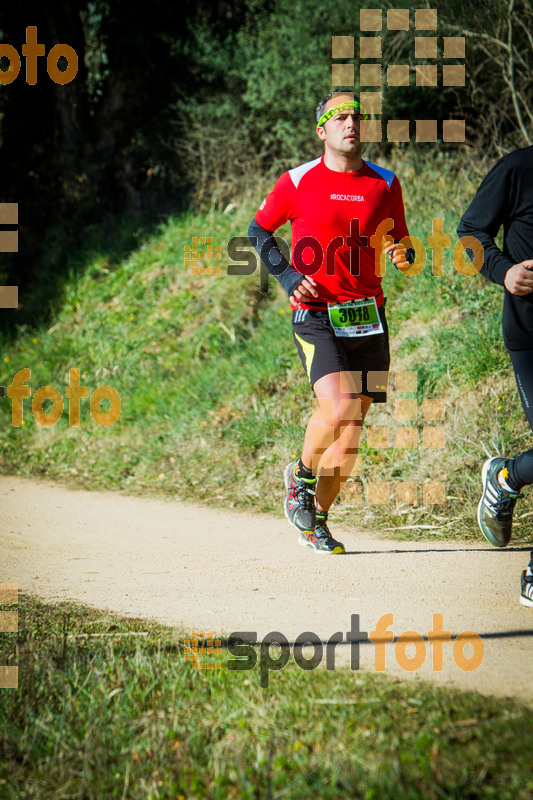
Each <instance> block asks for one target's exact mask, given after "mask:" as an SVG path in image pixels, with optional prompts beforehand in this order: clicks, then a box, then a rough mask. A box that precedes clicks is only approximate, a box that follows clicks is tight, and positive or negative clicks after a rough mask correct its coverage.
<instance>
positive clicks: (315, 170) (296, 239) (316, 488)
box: [248, 91, 409, 553]
mask: <svg viewBox="0 0 533 800" xmlns="http://www.w3.org/2000/svg"><path fill="white" fill-rule="evenodd" d="M316 119H317V127H316V132H317V135H318V136H319V138H320V139H322V141H323V142H324V155H323V156H322V157H321V158H317V159H316V160H314V161H309V162H308V163H306V164H302V165H301V166H299V167H296V168H294V169H291V170H289V171H288V172H285V173H284V174H283V175H282V176H281V178H279V180H278V181H277V182H276V185H275V186H274V188H273V190H272V191H271V192H270V194H269V195H268V196H267V197H266V199H265V200H264V201H263V202H262V203H261V206H260V208H259V210H258V212H257V214H256V215H255V218H254V220H253V221H252V223H251V225H250V228H249V231H248V235H249V236H250V238H251V240H252V242H253V243H256V244H254V246H256V250H257V252H258V253H259V255H260V257H261V258H262V260H263V261H264V262H265V264H266V266H267V267H268V269H269V270H270V271H271V272H272V273H273V274H274V275H275V277H276V278H277V279H278V280H279V282H280V283H281V285H282V286H283V287H284V288H285V290H286V291H287V294H288V295H289V298H290V304H291V308H292V309H293V313H292V324H293V335H294V341H295V343H296V347H297V349H298V353H299V355H300V358H301V361H302V364H303V366H304V369H305V370H306V372H307V375H308V377H309V382H310V384H311V386H312V388H313V391H314V393H315V395H316V397H317V399H318V409H317V410H316V411H315V412H314V413H313V415H312V416H311V418H310V420H309V423H308V425H307V430H306V434H305V439H304V445H303V450H302V454H301V457H300V458H299V459H297V460H296V461H294V462H291V463H290V464H289V465H288V466H287V468H286V469H285V486H286V490H287V494H286V501H285V513H286V515H287V517H288V519H289V521H290V522H291V523H292V525H294V527H295V528H296V529H297V530H298V531H299V532H300V536H299V542H300V544H303V545H305V546H308V547H311V548H313V549H314V550H315V551H317V552H319V553H344V552H345V550H344V546H343V545H342V544H341V543H340V542H338V541H336V540H335V539H334V538H333V537H332V535H331V533H330V531H329V529H328V526H327V518H328V510H329V508H330V506H331V505H332V503H333V501H334V500H335V498H336V497H337V495H338V494H339V492H340V489H341V487H342V485H343V484H344V483H345V482H346V480H347V479H348V477H349V476H350V473H351V471H352V468H353V465H354V463H355V458H356V455H357V450H358V445H359V438H360V434H361V427H362V424H363V420H364V418H365V415H366V413H367V411H368V409H369V407H370V405H371V403H372V401H373V400H374V401H375V402H377V403H383V402H385V400H386V389H387V377H388V369H389V362H390V356H389V344H388V330H387V320H386V318H385V298H384V297H383V291H382V289H381V274H382V269H381V268H379V265H380V263H382V256H381V253H382V251H383V252H386V253H388V255H389V256H390V257H391V258H392V259H393V261H394V263H395V264H396V265H397V266H398V268H402V269H403V268H408V267H409V261H407V260H406V247H405V245H401V244H398V245H395V244H394V243H393V240H394V241H396V242H398V240H400V239H402V238H403V237H406V236H408V231H407V227H406V224H405V216H404V209H403V201H402V192H401V188H400V184H399V182H398V179H397V178H396V176H395V175H394V173H393V172H391V171H390V170H387V169H384V168H383V167H378V166H376V165H375V164H371V163H370V162H365V161H363V159H362V158H361V151H362V144H361V141H360V138H359V127H360V122H361V119H363V116H362V114H361V109H360V105H359V101H358V98H357V97H355V96H354V94H353V92H351V91H347V92H344V91H338V92H335V93H332V94H330V95H328V96H327V97H325V98H324V99H323V100H322V101H321V102H320V104H319V106H318V108H317V116H316ZM287 220H290V221H291V227H292V257H291V260H292V264H289V263H288V262H287V261H286V259H285V258H284V257H283V255H282V253H281V251H280V250H279V248H278V247H277V245H276V242H275V239H274V237H273V235H272V233H273V231H275V230H276V229H277V228H279V227H280V225H283V224H284V223H285V222H286V221H287ZM385 233H387V234H389V237H388V241H387V244H386V246H385V247H384V248H383V243H382V238H383V236H384V234H385ZM374 248H375V250H374Z"/></svg>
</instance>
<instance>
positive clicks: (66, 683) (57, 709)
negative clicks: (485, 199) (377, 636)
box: [0, 596, 533, 800]
mask: <svg viewBox="0 0 533 800" xmlns="http://www.w3.org/2000/svg"><path fill="white" fill-rule="evenodd" d="M18 610H19V615H20V628H19V632H18V633H17V634H15V633H13V634H3V635H2V639H1V642H0V663H2V664H5V663H16V664H18V666H19V681H20V684H19V688H18V690H9V689H3V690H1V691H0V725H1V729H2V736H1V737H0V799H1V800H11V799H12V798H19V799H20V800H29V799H30V798H32V800H37V799H38V800H58V798H64V800H71V798H72V800H73V799H74V798H84V800H102V799H103V798H124V800H126V799H128V800H129V799H131V800H141V799H142V800H145V798H150V800H155V799H156V798H157V799H158V800H163V799H166V800H185V798H187V800H194V798H213V799H216V800H222V799H223V798H234V800H236V799H237V798H243V800H244V798H247V799H249V798H257V800H259V798H265V800H266V799H267V798H271V799H272V798H290V799H291V800H297V798H302V799H303V798H305V800H307V798H309V797H311V796H317V797H324V798H328V800H335V799H336V798H339V800H344V798H347V797H350V798H357V799H358V800H359V798H360V799H361V800H389V799H390V800H396V798H397V797H398V796H401V797H402V798H405V800H415V798H424V800H427V798H431V799H432V800H441V798H456V799H457V800H459V798H487V800H488V799H489V798H495V797H497V798H499V800H516V798H521V800H526V798H533V771H532V769H531V752H532V749H533V717H532V715H531V710H530V709H526V708H524V707H521V706H520V705H519V704H518V703H514V702H511V701H506V702H503V701H501V700H497V699H494V698H490V697H482V696H481V695H478V694H476V693H467V692H459V691H455V690H453V691H452V690H446V689H442V688H437V687H436V686H434V685H431V684H426V683H423V682H419V681H416V682H413V681H409V682H401V681H396V680H391V679H388V678H386V677H383V676H380V675H377V674H375V673H363V672H350V671H349V670H340V671H338V672H326V670H324V669H321V668H319V669H317V670H315V671H313V672H305V671H303V670H301V669H299V668H298V667H297V666H296V665H295V663H294V661H293V659H292V656H291V658H290V659H289V662H288V664H287V666H286V667H285V668H284V669H283V670H282V671H278V672H272V673H271V675H270V687H269V688H268V689H261V688H260V684H259V669H258V668H255V669H253V670H252V671H247V672H230V671H229V670H228V669H227V667H226V655H225V653H226V652H227V651H225V650H224V649H223V654H222V655H221V656H213V657H212V660H213V661H215V662H216V661H218V660H219V659H220V662H219V663H221V669H220V670H217V671H216V672H214V671H210V672H207V673H206V672H203V671H202V672H200V671H198V670H193V669H192V668H191V665H190V663H188V662H185V661H184V657H183V639H181V638H180V637H179V636H178V634H177V633H176V632H175V631H172V630H169V629H167V628H164V627H163V626H158V625H153V624H149V623H147V622H146V621H136V620H127V621H126V620H123V619H120V618H118V617H115V616H112V615H110V614H105V613H104V614H103V613H102V612H97V611H93V610H88V609H85V608H83V607H80V606H71V605H68V604H61V605H60V606H56V607H53V606H47V605H44V604H42V603H41V602H39V601H36V600H32V599H31V598H29V597H25V596H22V597H20V598H19V605H18ZM201 658H202V660H207V659H206V657H205V656H202V657H201Z"/></svg>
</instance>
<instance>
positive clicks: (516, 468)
mask: <svg viewBox="0 0 533 800" xmlns="http://www.w3.org/2000/svg"><path fill="white" fill-rule="evenodd" d="M501 225H503V231H504V242H503V252H502V251H501V250H500V249H499V248H498V247H497V246H496V244H495V243H494V239H495V237H496V235H497V233H498V230H499V229H500V227H501ZM457 232H458V234H459V236H475V237H476V238H477V239H479V241H480V242H481V244H482V245H483V248H484V253H485V261H484V264H483V266H482V268H481V274H482V275H484V276H485V277H486V278H488V279H489V280H490V281H492V282H493V283H498V284H499V285H500V286H503V287H504V288H505V292H504V301H503V318H502V327H503V341H504V344H505V346H506V348H507V352H508V353H509V356H510V358H511V362H512V364H513V369H514V373H515V377H516V382H517V385H518V392H519V395H520V399H521V400H522V405H523V407H524V411H525V412H526V416H527V419H528V422H529V425H530V427H531V429H532V430H533V146H531V147H526V148H525V149H523V150H515V151H514V152H513V153H509V155H507V156H504V157H503V158H501V159H500V160H499V161H498V162H497V163H496V164H495V165H494V167H493V168H492V169H491V170H490V172H489V173H488V175H487V176H486V177H485V178H484V179H483V181H482V183H481V185H480V187H479V189H478V191H477V194H476V196H475V197H474V199H473V200H472V203H471V204H470V206H469V207H468V209H467V211H466V213H465V214H464V216H463V218H462V220H461V222H460V224H459V227H458V229H457ZM482 479H483V495H482V497H481V500H480V501H479V506H478V512H477V518H478V523H479V527H480V528H481V532H482V533H483V535H484V537H485V538H486V539H487V541H489V542H490V543H491V544H493V545H494V546H495V547H505V546H506V545H507V544H508V543H509V540H510V538H511V530H512V525H513V512H514V507H515V503H516V501H517V499H518V498H519V497H523V495H522V494H520V491H521V490H522V489H523V487H524V486H526V485H528V484H532V483H533V449H532V450H526V451H525V452H524V453H520V455H517V456H515V457H514V458H501V457H499V456H496V457H494V458H489V460H488V461H486V462H485V464H484V466H483V473H482ZM520 589H521V593H520V602H521V603H522V605H524V606H531V607H533V552H532V553H531V557H530V561H529V566H528V568H527V569H526V570H525V571H524V572H522V575H521V581H520Z"/></svg>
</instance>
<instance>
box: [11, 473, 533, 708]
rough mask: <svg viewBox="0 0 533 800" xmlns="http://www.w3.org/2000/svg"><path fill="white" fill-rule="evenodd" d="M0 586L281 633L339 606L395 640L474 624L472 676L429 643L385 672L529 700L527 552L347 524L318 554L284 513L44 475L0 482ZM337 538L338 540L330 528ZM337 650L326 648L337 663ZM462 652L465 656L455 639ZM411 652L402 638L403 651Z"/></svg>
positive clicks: (370, 653) (335, 614)
mask: <svg viewBox="0 0 533 800" xmlns="http://www.w3.org/2000/svg"><path fill="white" fill-rule="evenodd" d="M0 498H1V500H0V519H1V522H2V536H1V541H0V564H1V572H0V581H1V582H5V581H9V582H15V583H17V584H18V586H19V591H21V592H30V593H34V594H36V595H38V596H40V597H42V598H44V599H52V600H60V599H61V600H62V599H71V600H76V601H79V602H81V603H85V604H88V605H91V606H95V607H98V608H102V609H109V610H111V611H115V612H119V613H122V614H127V615H132V616H135V617H146V618H151V619H156V620H158V621H160V622H164V623H169V624H171V625H176V626H179V627H180V628H181V629H183V630H184V631H187V632H191V631H193V630H201V631H204V630H209V631H211V630H212V631H215V632H217V633H220V634H224V633H226V634H227V633H231V632H234V631H256V632H257V635H258V639H259V640H260V639H262V638H263V637H264V636H265V634H266V633H268V632H269V631H281V632H282V633H283V634H285V636H286V637H287V638H288V639H289V641H294V639H295V638H296V636H298V634H300V633H303V632H304V631H314V632H315V633H316V634H317V635H318V636H319V637H320V638H321V639H322V640H323V641H327V640H328V639H329V637H330V636H331V635H332V634H334V633H335V632H337V631H342V632H343V633H344V636H345V637H346V633H347V631H349V630H350V617H351V615H352V614H359V615H360V626H361V630H363V631H372V630H373V629H374V628H375V627H376V623H377V622H378V620H379V619H380V617H381V616H382V615H384V614H387V613H392V614H393V615H394V622H393V624H392V626H391V628H392V630H393V632H394V634H395V636H398V635H400V634H401V633H403V632H404V631H408V630H410V631H417V632H418V633H420V634H422V635H423V636H427V633H428V631H429V630H431V628H432V620H433V613H440V614H442V615H443V623H444V628H445V629H447V630H449V631H451V633H452V637H455V636H456V635H457V634H459V633H461V632H462V631H464V630H470V631H475V632H476V633H478V634H479V635H480V636H481V637H482V640H483V643H484V658H483V662H482V664H481V665H480V666H479V667H478V668H477V669H476V670H474V671H471V672H466V671H463V670H461V669H460V668H459V667H458V666H457V665H456V664H455V662H454V656H453V647H452V644H449V643H446V644H444V646H443V661H444V668H443V670H442V671H441V672H434V671H433V669H432V645H430V644H427V655H426V659H425V662H424V664H423V665H422V667H421V668H420V669H419V670H418V671H417V672H416V673H413V672H411V673H407V672H405V671H404V670H402V669H400V667H398V665H397V662H396V657H395V654H396V649H395V645H394V644H393V645H387V647H386V672H385V674H395V675H401V676H414V677H415V678H428V679H432V680H436V681H438V682H439V683H441V684H454V685H456V686H460V687H461V688H464V689H477V690H479V691H482V692H486V693H494V694H498V695H512V696H515V697H518V698H520V699H521V700H523V701H527V702H529V703H531V702H533V681H532V680H531V663H532V656H533V609H527V608H524V607H523V606H521V605H520V604H519V603H518V596H519V576H520V570H521V569H523V568H524V567H525V565H526V564H527V559H528V556H527V554H528V552H529V551H528V549H527V548H524V547H516V548H513V547H509V548H507V549H506V550H504V551H501V550H495V549H493V548H491V547H490V546H489V545H487V544H485V542H484V540H483V539H482V537H481V536H480V539H479V543H477V544H475V545H465V544H456V543H453V542H448V543H446V542H443V541H442V540H441V539H440V538H439V539H438V540H437V539H436V540H435V541H434V542H433V541H429V542H422V543H421V542H395V541H392V540H390V539H383V538H380V537H378V536H377V535H370V534H369V533H368V532H364V531H357V530H352V529H349V530H342V531H341V530H340V529H338V528H335V533H338V534H339V537H340V538H341V540H342V541H344V544H345V546H346V548H347V551H348V553H347V555H346V556H319V555H317V554H315V553H313V552H312V551H310V550H308V549H306V548H303V547H299V546H298V545H297V541H296V540H297V534H296V532H295V531H294V529H293V528H291V527H290V526H289V524H288V522H286V521H285V520H282V519H275V518H274V517H269V516H266V515H255V514H254V515H253V516H252V515H245V514H241V513H236V512H232V511H217V510H211V509H208V508H205V507H196V506H193V505H189V504H183V503H176V502H171V501H165V500H159V499H151V498H137V497H128V496H125V495H120V494H114V493H111V492H98V493H97V492H88V491H75V490H71V489H65V488H61V487H58V486H56V485H54V484H52V483H44V482H36V481H30V480H26V479H21V478H10V477H0ZM341 534H342V535H341ZM349 649H350V648H349V647H348V646H344V647H342V646H341V647H338V648H337V661H336V663H337V664H339V665H340V664H342V663H348V659H349ZM464 653H465V657H469V655H470V654H471V653H472V649H471V646H470V645H468V646H467V647H466V648H465V651H464ZM413 654H414V646H413V645H411V646H410V649H409V650H408V655H409V656H411V655H413ZM374 656H375V648H374V645H372V644H363V645H362V646H361V668H368V669H371V670H374V669H375V664H374Z"/></svg>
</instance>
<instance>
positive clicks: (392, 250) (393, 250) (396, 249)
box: [383, 241, 412, 271]
mask: <svg viewBox="0 0 533 800" xmlns="http://www.w3.org/2000/svg"><path fill="white" fill-rule="evenodd" d="M383 250H384V252H385V253H386V254H387V255H388V256H389V257H390V259H391V261H392V263H393V264H394V266H395V267H397V268H398V269H399V270H400V271H403V270H406V269H409V267H411V266H412V264H410V263H409V261H408V260H407V257H406V253H407V247H406V246H405V245H404V244H402V243H401V242H398V243H397V244H394V242H390V241H389V243H388V244H386V245H385V247H384V248H383Z"/></svg>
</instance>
